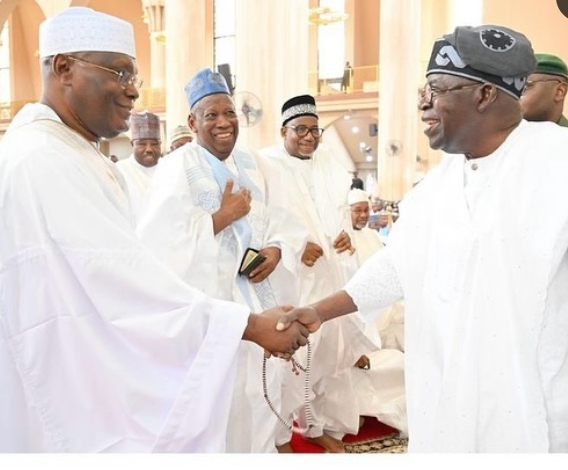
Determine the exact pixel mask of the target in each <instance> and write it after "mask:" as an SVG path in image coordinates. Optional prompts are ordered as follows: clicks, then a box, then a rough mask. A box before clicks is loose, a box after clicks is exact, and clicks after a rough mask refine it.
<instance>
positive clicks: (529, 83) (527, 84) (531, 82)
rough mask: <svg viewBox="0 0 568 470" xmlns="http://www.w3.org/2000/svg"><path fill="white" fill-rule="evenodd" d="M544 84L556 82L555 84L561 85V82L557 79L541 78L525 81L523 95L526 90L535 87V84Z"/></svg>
mask: <svg viewBox="0 0 568 470" xmlns="http://www.w3.org/2000/svg"><path fill="white" fill-rule="evenodd" d="M544 82H556V83H562V80H559V79H557V78H541V79H540V80H527V81H526V82H525V88H523V93H524V92H525V91H527V90H530V89H531V88H533V87H534V86H535V84H537V83H544Z"/></svg>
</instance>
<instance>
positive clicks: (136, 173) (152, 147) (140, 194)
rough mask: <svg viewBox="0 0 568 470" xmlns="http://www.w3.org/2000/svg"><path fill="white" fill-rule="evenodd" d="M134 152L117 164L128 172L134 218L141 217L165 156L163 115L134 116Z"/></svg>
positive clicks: (132, 126) (132, 140) (131, 124)
mask: <svg viewBox="0 0 568 470" xmlns="http://www.w3.org/2000/svg"><path fill="white" fill-rule="evenodd" d="M130 133H131V134H132V139H131V144H132V147H133V150H132V154H131V155H130V156H129V157H128V158H125V159H124V160H121V161H119V162H118V163H117V164H116V167H117V168H118V169H119V170H120V172H121V173H122V176H124V179H125V181H126V186H127V189H128V196H129V199H130V206H131V210H132V213H133V215H134V219H135V220H138V217H139V216H140V213H141V211H142V210H143V207H144V203H145V200H146V192H147V191H148V187H149V186H150V181H152V176H153V175H154V172H155V171H156V168H157V167H158V163H159V161H160V157H161V156H162V149H161V144H162V140H161V137H160V118H159V117H158V116H156V115H155V114H152V113H149V112H147V111H146V112H143V113H138V114H133V115H132V116H131V117H130Z"/></svg>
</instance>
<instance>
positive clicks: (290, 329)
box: [243, 306, 321, 359]
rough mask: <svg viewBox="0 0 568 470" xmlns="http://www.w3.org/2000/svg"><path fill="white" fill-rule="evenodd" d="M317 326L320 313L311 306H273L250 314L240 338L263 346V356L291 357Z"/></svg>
mask: <svg viewBox="0 0 568 470" xmlns="http://www.w3.org/2000/svg"><path fill="white" fill-rule="evenodd" d="M320 325H321V321H320V319H319V316H318V315H317V313H316V311H315V309H313V308H311V307H302V308H293V307H291V306H282V307H274V308H271V309H269V310H266V311H264V312H263V313H261V314H258V315H251V316H250V317H249V323H248V325H247V328H246V330H245V334H244V335H243V339H248V340H251V341H254V342H255V343H257V344H258V345H259V346H261V347H263V348H264V350H265V355H266V357H269V356H271V355H273V356H277V357H280V358H283V359H290V358H291V357H292V355H293V354H294V353H295V352H296V350H298V349H299V348H300V347H302V346H305V345H306V344H307V343H308V336H309V334H310V333H313V332H314V331H316V330H317V329H318V328H319V327H320Z"/></svg>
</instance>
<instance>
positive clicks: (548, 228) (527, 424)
mask: <svg viewBox="0 0 568 470" xmlns="http://www.w3.org/2000/svg"><path fill="white" fill-rule="evenodd" d="M534 67H535V59H534V54H533V50H532V47H531V44H530V42H529V41H528V39H527V38H526V37H525V36H524V35H522V34H520V33H518V32H516V31H513V30H511V29H508V28H505V27H502V26H494V25H485V26H478V27H464V26H462V27H458V28H456V29H455V31H454V33H453V34H449V35H446V36H444V37H443V38H441V39H440V40H438V41H436V43H435V45H434V49H433V53H432V56H431V59H430V63H429V65H428V71H427V84H426V86H425V87H424V89H423V91H422V93H421V95H420V97H419V109H420V110H421V112H422V121H423V122H424V125H425V130H424V132H425V134H426V136H427V137H428V139H429V142H430V146H431V147H432V148H435V149H441V150H443V151H445V152H447V153H449V154H454V155H447V156H446V158H445V159H444V160H443V161H442V162H441V163H440V165H439V166H438V167H437V168H436V169H435V170H434V171H432V172H430V173H429V174H428V175H427V176H426V177H425V178H424V179H423V180H422V181H421V183H420V184H419V185H417V186H415V187H414V188H413V189H412V191H410V192H409V193H408V194H407V196H406V197H405V198H404V200H403V202H402V203H401V205H400V218H399V219H398V221H397V223H396V224H395V225H394V226H393V228H392V231H391V233H390V235H389V243H388V245H387V246H386V247H385V248H384V249H382V250H381V251H380V252H378V253H377V254H376V255H375V256H374V257H373V258H371V259H370V260H369V261H368V262H367V263H366V264H365V265H364V266H363V267H362V268H361V269H360V270H359V271H358V273H357V274H356V275H355V276H354V277H353V279H352V280H351V281H350V282H349V283H347V285H346V286H345V287H344V289H343V290H341V291H339V292H337V293H336V294H334V295H332V296H329V297H327V298H325V299H323V300H321V301H319V302H316V303H314V304H312V305H311V306H309V307H307V308H305V309H298V310H296V311H294V312H291V314H290V315H289V316H290V318H297V316H298V315H299V316H303V318H304V321H309V320H308V319H310V318H311V319H312V321H313V325H312V329H313V328H315V327H317V326H318V324H319V322H321V321H327V320H330V319H331V318H334V317H337V316H340V315H344V314H346V313H348V312H353V311H355V310H358V311H359V313H360V314H361V315H362V316H364V317H365V316H367V317H368V318H369V319H370V318H371V314H372V312H373V309H376V308H377V307H382V306H385V305H387V304H389V303H392V302H393V301H396V300H398V299H401V298H404V300H405V355H406V365H405V372H406V390H407V407H408V424H409V429H408V432H409V437H410V440H409V451H410V452H568V400H567V398H566V397H568V366H567V364H568V342H567V341H566V338H568V321H567V318H568V296H567V295H566V285H568V252H567V250H568V204H566V201H567V200H568V185H567V184H566V180H567V178H568V158H567V149H568V129H565V128H563V127H560V126H553V125H545V124H542V123H533V122H527V121H525V120H523V119H522V116H521V107H520V105H519V97H520V96H521V93H522V91H523V89H524V85H525V82H526V78H527V76H529V75H530V74H531V73H532V71H533V70H534ZM432 208H436V210H434V211H432ZM527 214H539V223H538V224H537V225H536V226H534V225H532V226H529V225H527V223H526V215H527Z"/></svg>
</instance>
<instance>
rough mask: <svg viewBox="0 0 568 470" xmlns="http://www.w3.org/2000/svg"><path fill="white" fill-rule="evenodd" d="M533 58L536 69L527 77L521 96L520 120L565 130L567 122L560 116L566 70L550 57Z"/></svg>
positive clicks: (567, 87) (566, 87)
mask: <svg viewBox="0 0 568 470" xmlns="http://www.w3.org/2000/svg"><path fill="white" fill-rule="evenodd" d="M535 58H536V69H535V71H534V73H532V74H530V75H529V78H528V79H527V83H526V84H525V89H524V91H523V95H522V96H521V108H522V110H523V117H524V118H525V119H526V120H527V121H551V122H555V123H557V124H558V125H559V126H563V127H568V119H566V117H565V116H563V115H562V110H563V109H564V99H565V98H566V93H567V92H568V67H566V63H565V62H564V61H563V60H562V59H561V58H560V57H558V56H555V55H552V54H535Z"/></svg>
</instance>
